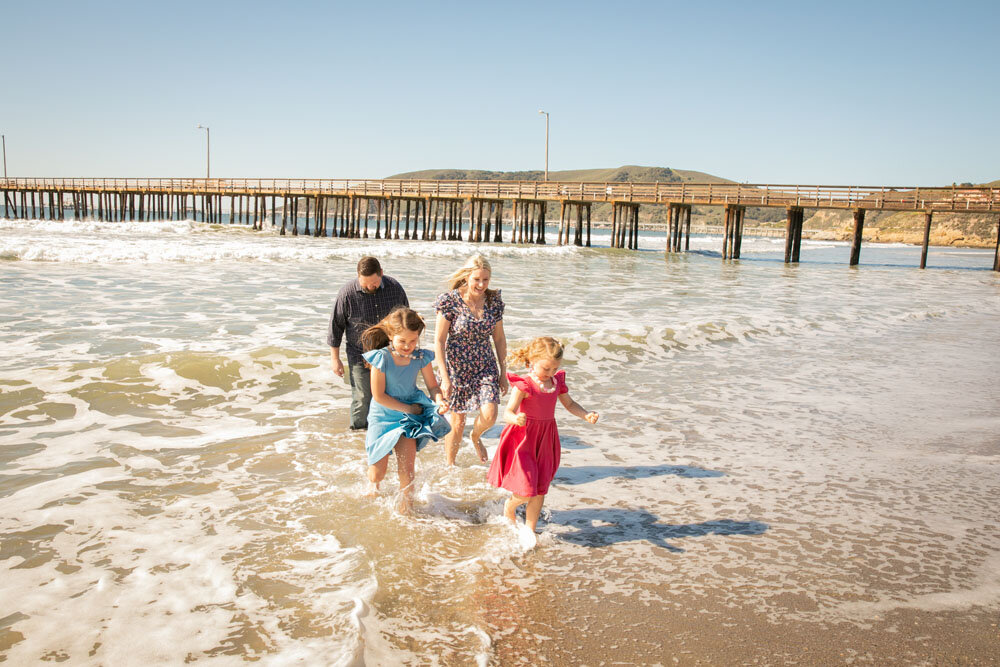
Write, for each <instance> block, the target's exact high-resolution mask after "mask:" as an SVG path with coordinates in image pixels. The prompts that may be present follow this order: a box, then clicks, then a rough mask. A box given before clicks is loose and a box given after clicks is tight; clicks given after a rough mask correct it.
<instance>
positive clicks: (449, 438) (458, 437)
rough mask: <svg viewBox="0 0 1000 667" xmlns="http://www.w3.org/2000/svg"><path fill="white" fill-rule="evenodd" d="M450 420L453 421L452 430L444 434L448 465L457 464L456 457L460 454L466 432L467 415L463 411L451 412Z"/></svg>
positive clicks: (445, 455)
mask: <svg viewBox="0 0 1000 667" xmlns="http://www.w3.org/2000/svg"><path fill="white" fill-rule="evenodd" d="M448 421H449V422H451V431H450V432H449V433H448V435H446V436H444V457H445V462H447V464H448V465H450V466H453V465H455V457H456V456H458V446H459V445H460V444H461V443H462V434H463V433H464V432H465V415H464V414H463V413H461V412H449V413H448Z"/></svg>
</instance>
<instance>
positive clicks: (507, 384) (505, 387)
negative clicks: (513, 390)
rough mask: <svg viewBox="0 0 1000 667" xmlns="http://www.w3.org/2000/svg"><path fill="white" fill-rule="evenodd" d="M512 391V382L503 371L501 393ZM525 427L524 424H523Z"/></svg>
mask: <svg viewBox="0 0 1000 667" xmlns="http://www.w3.org/2000/svg"><path fill="white" fill-rule="evenodd" d="M509 390H510V381H509V380H508V379H507V373H506V372H504V370H503V369H501V371H500V393H501V394H506V393H507V392H508V391H509ZM521 426H524V424H521Z"/></svg>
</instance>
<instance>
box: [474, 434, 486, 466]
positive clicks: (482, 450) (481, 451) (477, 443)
mask: <svg viewBox="0 0 1000 667" xmlns="http://www.w3.org/2000/svg"><path fill="white" fill-rule="evenodd" d="M469 439H470V440H472V446H473V447H475V448H476V454H478V455H479V461H480V462H481V463H486V462H487V461H489V460H490V457H489V454H488V453H487V452H486V447H485V446H484V445H483V441H482V439H481V438H474V437H472V436H469Z"/></svg>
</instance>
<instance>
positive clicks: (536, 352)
mask: <svg viewBox="0 0 1000 667" xmlns="http://www.w3.org/2000/svg"><path fill="white" fill-rule="evenodd" d="M510 358H511V360H513V361H516V362H519V363H522V364H524V365H525V366H527V365H528V364H530V363H531V362H532V361H537V360H538V359H555V360H557V361H558V360H560V359H562V358H563V346H562V343H560V342H559V341H557V340H556V339H555V338H553V337H552V336H541V337H540V338H536V339H535V340H533V341H531V342H530V343H528V344H527V345H524V346H523V347H519V348H517V349H516V350H514V351H513V352H511V353H510Z"/></svg>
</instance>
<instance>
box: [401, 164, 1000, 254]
mask: <svg viewBox="0 0 1000 667" xmlns="http://www.w3.org/2000/svg"><path fill="white" fill-rule="evenodd" d="M544 176H545V174H544V172H542V171H541V170H533V171H487V170H483V169H424V170H421V171H409V172H405V173H402V174H394V175H392V176H389V177H388V178H390V179H410V180H413V179H419V180H431V181H445V180H470V181H541V180H542V179H543V178H544ZM549 180H550V181H562V182H570V183H581V182H587V183H622V182H626V181H632V182H634V183H655V182H660V183H691V182H696V183H734V182H735V181H731V180H729V179H726V178H722V177H721V176H713V175H712V174H706V173H704V172H701V171H690V170H687V169H671V168H669V167H641V166H637V165H626V166H624V167H616V168H610V169H570V170H565V171H550V172H549ZM963 185H965V184H963ZM982 186H983V187H1000V181H993V182H991V183H983V184H982ZM592 212H593V219H594V221H595V222H597V223H600V222H602V221H607V220H609V219H610V217H611V205H610V204H595V205H594V207H593V209H592ZM691 213H692V221H693V222H695V224H703V225H720V224H722V222H723V219H722V218H723V213H722V209H721V208H720V207H718V206H695V207H694V208H693V209H692V211H691ZM810 213H811V214H809V213H807V215H808V217H807V219H806V220H805V224H804V228H805V229H806V230H810V231H812V232H813V233H815V234H817V235H818V236H819V237H821V238H831V239H841V240H848V239H850V238H851V235H852V231H851V230H852V225H853V218H852V216H851V213H850V211H831V210H815V211H811V212H810ZM557 217H558V215H557ZM746 219H747V224H748V225H749V226H753V227H757V226H763V227H779V228H783V227H784V225H785V219H786V214H785V210H784V209H781V208H755V207H748V208H747V213H746ZM639 220H640V222H641V223H642V224H644V225H650V224H652V225H663V224H665V223H666V222H667V207H666V206H643V207H642V209H641V210H640V213H639ZM934 221H935V222H934V227H933V231H932V243H934V244H935V245H970V246H990V245H991V244H993V243H996V233H997V232H996V229H997V217H996V214H995V213H991V214H975V215H969V214H955V213H938V214H935V216H934ZM865 238H866V239H867V240H872V241H892V242H904V243H921V242H922V239H923V214H921V213H893V212H890V211H871V212H869V214H868V216H867V217H866V220H865Z"/></svg>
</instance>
